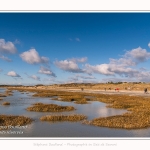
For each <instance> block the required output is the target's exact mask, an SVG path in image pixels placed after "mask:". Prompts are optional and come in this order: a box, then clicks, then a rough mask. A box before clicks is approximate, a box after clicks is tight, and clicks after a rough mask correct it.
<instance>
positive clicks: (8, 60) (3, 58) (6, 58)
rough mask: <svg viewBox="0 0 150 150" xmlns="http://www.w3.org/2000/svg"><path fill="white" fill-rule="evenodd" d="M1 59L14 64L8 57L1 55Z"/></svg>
mask: <svg viewBox="0 0 150 150" xmlns="http://www.w3.org/2000/svg"><path fill="white" fill-rule="evenodd" d="M0 59H2V60H5V61H7V62H12V60H11V59H9V58H8V57H5V56H3V55H0Z"/></svg>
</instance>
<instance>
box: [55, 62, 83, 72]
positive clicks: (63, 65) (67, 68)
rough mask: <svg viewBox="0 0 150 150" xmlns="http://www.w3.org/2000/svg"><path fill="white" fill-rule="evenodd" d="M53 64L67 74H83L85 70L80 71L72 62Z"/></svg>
mask: <svg viewBox="0 0 150 150" xmlns="http://www.w3.org/2000/svg"><path fill="white" fill-rule="evenodd" d="M54 64H55V65H56V66H57V67H58V68H60V69H62V70H64V71H68V72H72V73H83V72H85V70H82V69H80V68H79V67H78V65H77V63H76V62H75V61H73V60H61V61H55V62H54Z"/></svg>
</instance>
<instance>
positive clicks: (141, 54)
mask: <svg viewBox="0 0 150 150" xmlns="http://www.w3.org/2000/svg"><path fill="white" fill-rule="evenodd" d="M125 57H130V58H132V59H134V61H135V62H136V63H140V62H144V61H146V60H148V59H149V58H150V52H147V50H146V49H142V48H141V47H138V48H135V49H132V50H131V51H127V52H126V54H125Z"/></svg>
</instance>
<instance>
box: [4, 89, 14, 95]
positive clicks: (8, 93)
mask: <svg viewBox="0 0 150 150" xmlns="http://www.w3.org/2000/svg"><path fill="white" fill-rule="evenodd" d="M5 95H6V96H12V95H13V94H12V91H11V90H6V91H5Z"/></svg>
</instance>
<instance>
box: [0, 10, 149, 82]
mask: <svg viewBox="0 0 150 150" xmlns="http://www.w3.org/2000/svg"><path fill="white" fill-rule="evenodd" d="M149 18H150V14H149V13H108V12H107V13H92V12H91V13H0V20H1V21H0V84H24V85H30V84H31V85H32V84H33V85H34V84H54V83H70V82H77V83H83V82H85V83H87V82H94V83H99V82H108V81H113V82H118V81H128V82H130V81H134V82H141V81H142V82H150V65H149V64H150V60H149V59H150V44H149V43H150V21H149Z"/></svg>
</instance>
